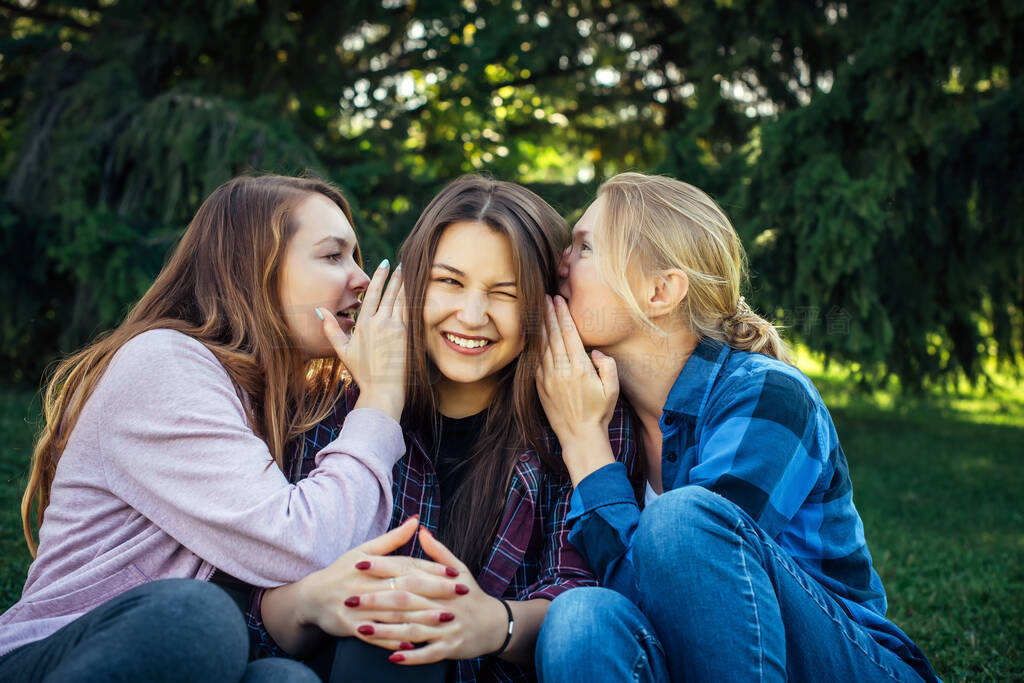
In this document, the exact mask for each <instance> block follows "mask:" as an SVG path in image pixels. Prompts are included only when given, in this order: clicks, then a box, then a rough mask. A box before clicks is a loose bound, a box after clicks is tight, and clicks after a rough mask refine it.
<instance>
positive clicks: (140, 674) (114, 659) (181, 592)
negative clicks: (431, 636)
mask: <svg viewBox="0 0 1024 683" xmlns="http://www.w3.org/2000/svg"><path fill="white" fill-rule="evenodd" d="M248 650H249V639H248V634H247V632H246V627H245V620H244V619H243V617H242V615H241V613H240V612H239V611H238V608H237V607H236V606H235V604H234V602H232V600H231V599H230V598H229V597H228V596H227V594H226V593H224V591H222V590H221V589H220V588H218V587H217V586H213V585H210V584H208V583H205V582H203V581H193V580H189V579H166V580H161V581H153V582H150V583H147V584H144V585H142V586H138V587H137V588H133V589H132V590H130V591H127V592H125V593H123V594H121V595H119V596H117V597H115V598H113V599H112V600H110V601H108V602H106V603H104V604H102V605H100V606H99V607H96V608H95V609H93V610H92V611H90V612H88V613H86V614H84V615H82V616H81V617H79V618H78V619H76V620H75V621H73V622H71V623H70V624H68V625H66V626H64V627H63V628H62V629H60V630H59V631H57V632H56V633H53V634H52V635H50V636H48V637H46V638H43V639H42V640H38V641H36V642H34V643H29V644H28V645H24V646H22V647H20V648H18V649H16V650H14V651H13V652H9V653H7V654H6V655H4V656H3V657H0V680H2V681H24V682H26V683H28V682H31V681H43V680H45V681H47V682H48V683H49V682H58V681H75V682H76V683H78V682H89V681H140V680H145V681H197V682H201V681H211V682H212V681H218V682H219V681H243V680H244V681H246V683H256V682H258V681H271V680H274V681H303V682H305V681H311V680H313V681H315V680H316V678H315V676H314V674H313V672H312V671H311V670H310V669H309V668H308V667H306V666H305V665H303V664H301V663H299V662H295V661H292V660H285V659H282V660H274V661H267V662H264V661H260V662H253V663H252V664H248V663H247V659H248Z"/></svg>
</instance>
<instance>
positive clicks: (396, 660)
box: [388, 652, 405, 664]
mask: <svg viewBox="0 0 1024 683" xmlns="http://www.w3.org/2000/svg"><path fill="white" fill-rule="evenodd" d="M388 661H389V662H394V663H395V664H398V663H399V662H404V661H405V655H403V654H402V653H401V652H396V653H395V654H393V655H391V656H390V657H388Z"/></svg>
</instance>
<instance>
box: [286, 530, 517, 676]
mask: <svg viewBox="0 0 1024 683" xmlns="http://www.w3.org/2000/svg"><path fill="white" fill-rule="evenodd" d="M417 533H418V535H419V541H420V545H421V546H422V547H423V550H424V552H426V554H427V555H428V556H430V557H431V558H432V559H433V560H434V561H433V562H432V561H429V560H421V559H417V558H412V557H402V556H393V555H388V553H391V552H393V551H395V550H397V549H398V548H400V547H402V546H403V545H405V544H406V543H408V542H409V541H410V540H412V537H413V535H414V534H417ZM300 585H301V591H300V592H299V605H298V608H299V615H300V619H301V620H302V621H303V622H304V623H307V624H311V625H315V626H317V627H319V628H320V629H321V630H323V631H324V632H325V633H327V634H330V635H333V636H339V637H346V636H355V637H356V638H359V639H360V640H363V641H365V642H367V643H370V644H371V645H376V646H378V647H381V648H384V649H387V650H393V651H394V652H393V653H392V654H391V656H390V657H389V659H390V660H391V661H392V662H394V663H396V664H404V665H416V664H429V663H431V662H437V661H440V660H442V659H469V658H472V657H478V656H481V655H485V654H488V653H490V652H494V651H495V650H497V649H498V648H500V647H501V644H502V643H503V642H504V639H505V634H506V632H507V626H508V623H507V622H508V617H507V613H506V612H505V608H504V606H503V605H502V604H501V601H500V600H498V599H496V598H493V597H491V596H490V595H488V594H486V593H485V592H484V591H483V590H482V589H481V588H480V587H479V586H478V585H477V583H476V581H475V580H474V578H473V576H472V574H471V573H470V572H469V570H468V569H467V568H466V566H465V565H464V564H463V563H462V562H461V561H459V559H458V558H457V557H455V555H453V554H452V553H451V551H449V550H448V548H446V547H445V546H444V545H443V544H442V543H441V542H440V541H438V540H437V539H436V538H434V536H433V535H432V534H431V533H430V531H429V530H428V529H427V528H426V527H422V526H420V525H419V519H418V518H417V517H410V518H409V519H408V520H406V521H405V523H403V524H402V525H401V526H398V527H396V528H395V529H392V530H391V531H389V532H388V533H386V534H384V535H382V536H379V537H377V538H375V539H373V540H371V541H368V542H367V543H364V544H362V545H360V546H358V547H356V548H354V549H353V550H351V551H349V552H347V553H345V554H344V555H342V556H341V557H339V558H338V559H337V560H336V561H335V562H334V563H333V564H332V565H331V566H329V567H327V568H326V569H323V570H321V571H318V572H314V573H313V574H310V575H309V576H307V577H306V578H305V579H302V581H300V582H298V584H296V586H297V587H298V586H300ZM419 644H423V646H422V647H417V645H419Z"/></svg>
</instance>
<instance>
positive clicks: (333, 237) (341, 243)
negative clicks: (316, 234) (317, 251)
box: [313, 235, 349, 250]
mask: <svg viewBox="0 0 1024 683" xmlns="http://www.w3.org/2000/svg"><path fill="white" fill-rule="evenodd" d="M325 242H334V243H335V244H337V245H338V248H339V249H341V250H344V249H345V248H346V247H347V246H349V244H348V240H347V239H345V238H344V237H338V236H336V235H331V236H330V237H325V238H323V239H322V240H318V241H317V242H315V243H314V244H313V246H314V247H319V246H320V245H321V244H323V243H325Z"/></svg>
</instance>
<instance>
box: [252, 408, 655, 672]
mask: <svg viewBox="0 0 1024 683" xmlns="http://www.w3.org/2000/svg"><path fill="white" fill-rule="evenodd" d="M355 399H356V392H354V391H353V392H348V393H346V394H345V395H344V396H343V398H342V400H341V401H339V403H338V406H337V408H336V409H335V412H334V414H333V415H332V416H330V417H328V418H327V419H325V420H324V421H323V422H321V423H320V424H319V425H317V426H316V427H315V428H314V429H312V430H310V432H308V433H307V434H306V435H305V437H304V439H303V444H302V449H301V452H299V449H296V452H295V453H294V454H293V455H292V456H291V457H290V458H287V459H286V462H285V472H286V474H287V475H288V478H289V480H290V481H293V482H295V481H298V480H300V479H302V478H303V477H305V476H307V475H308V474H309V473H310V472H311V471H312V469H313V468H314V466H315V465H314V456H315V455H316V453H317V451H319V450H320V449H321V448H323V447H324V446H325V445H327V444H328V443H329V442H330V441H331V440H332V439H334V437H335V436H337V434H338V431H339V430H340V429H341V425H342V423H343V422H344V419H345V416H346V415H347V414H348V412H349V411H350V410H351V409H352V408H353V407H354V405H355ZM635 429H636V428H635V426H634V418H633V416H632V412H631V411H630V409H629V408H628V407H626V406H625V404H623V403H621V402H620V404H619V405H618V406H616V409H615V413H614V415H613V417H612V421H611V424H610V425H609V429H608V435H609V440H610V442H611V445H612V451H613V453H614V454H615V457H616V460H618V461H620V462H622V463H623V467H624V469H625V470H626V472H627V475H628V476H629V477H630V478H631V479H636V477H638V476H639V468H640V467H641V462H640V459H639V457H638V452H637V447H636V431H635ZM547 442H548V445H549V447H550V448H551V449H552V452H553V453H554V455H555V456H556V457H559V456H560V455H561V448H560V446H559V444H558V440H557V439H556V438H555V437H554V435H553V434H552V433H550V431H549V432H548V435H547ZM393 492H394V507H393V512H392V522H391V526H392V528H393V527H394V526H397V525H398V524H400V523H401V522H402V521H404V520H405V519H407V518H408V517H409V516H410V515H414V514H419V515H420V523H421V524H423V525H425V526H426V527H427V528H429V529H430V530H431V531H432V532H436V531H437V527H438V518H439V516H440V511H441V500H440V487H439V485H438V481H437V475H436V473H435V471H434V467H433V464H432V462H431V459H430V457H429V456H428V453H427V450H426V448H425V446H424V444H423V442H422V441H421V439H420V437H419V436H418V435H417V434H415V433H412V432H411V431H409V430H406V456H405V457H404V458H402V459H401V460H400V461H399V462H398V464H397V465H396V466H395V469H394V484H393ZM571 495H572V483H571V482H570V481H569V479H568V478H567V477H563V476H562V475H559V474H558V473H555V472H551V471H549V470H547V469H545V468H544V466H543V465H542V463H541V460H540V456H539V455H538V454H537V453H536V452H535V451H533V450H527V451H524V452H523V453H521V454H519V456H518V461H517V462H516V465H515V470H514V473H513V477H512V482H511V484H510V486H509V490H508V493H507V494H506V497H505V510H504V513H503V514H502V518H501V522H500V524H499V526H498V534H497V536H496V537H495V539H494V543H493V545H492V547H491V552H490V555H489V556H488V559H487V561H486V562H485V563H484V566H483V569H482V570H481V572H480V574H479V575H478V576H477V577H476V580H477V583H478V584H479V585H480V587H481V588H482V589H483V590H484V591H485V592H487V593H488V594H490V595H493V596H495V597H501V598H504V599H507V600H516V601H521V600H532V599H535V598H543V599H548V600H553V599H554V598H555V597H556V596H558V595H560V594H561V593H563V592H565V591H566V590H569V589H570V588H575V587H577V586H593V585H596V584H597V581H596V579H595V578H594V576H593V574H592V573H591V571H590V568H589V566H588V565H587V563H586V561H585V560H584V559H583V558H582V557H581V556H580V554H579V552H578V551H577V550H576V548H575V547H574V546H573V545H572V544H571V543H569V527H568V525H567V519H568V515H569V500H570V496H571ZM398 552H399V553H400V554H404V555H411V556H414V557H424V554H423V551H422V549H421V548H420V547H419V543H418V540H417V539H416V538H415V537H414V539H413V541H411V542H410V543H409V544H408V545H406V546H405V547H403V548H401V549H400V550H399V551H398ZM262 594H263V591H262V590H258V589H257V590H254V591H253V593H252V596H251V599H250V604H249V609H248V611H247V615H246V616H247V620H248V624H249V629H250V636H251V640H252V642H253V644H254V648H255V651H256V654H257V656H268V655H269V656H287V655H286V654H285V653H284V652H283V651H282V650H281V649H280V648H279V647H278V646H277V644H276V643H274V641H273V639H272V638H271V637H270V634H269V633H267V631H266V629H265V628H264V626H263V622H262V619H261V618H260V601H261V598H262ZM453 674H454V676H453V677H450V679H451V680H454V681H458V682H459V683H471V682H472V681H531V680H535V678H536V674H535V671H534V669H533V667H532V666H521V665H517V664H513V663H510V662H506V661H504V660H501V659H498V658H497V657H478V658H476V659H471V660H460V661H459V662H458V663H457V666H455V667H453Z"/></svg>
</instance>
